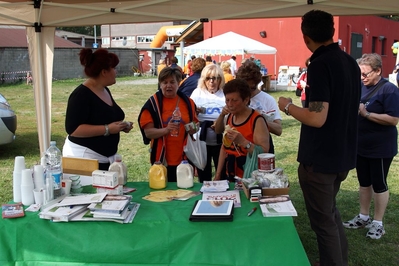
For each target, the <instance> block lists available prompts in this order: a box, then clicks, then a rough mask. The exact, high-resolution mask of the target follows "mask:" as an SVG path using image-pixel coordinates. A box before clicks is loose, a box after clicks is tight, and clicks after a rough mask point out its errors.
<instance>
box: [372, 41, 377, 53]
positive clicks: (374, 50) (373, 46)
mask: <svg viewBox="0 0 399 266" xmlns="http://www.w3.org/2000/svg"><path fill="white" fill-rule="evenodd" d="M376 46H377V37H373V38H372V40H371V52H372V53H376V52H377V49H376Z"/></svg>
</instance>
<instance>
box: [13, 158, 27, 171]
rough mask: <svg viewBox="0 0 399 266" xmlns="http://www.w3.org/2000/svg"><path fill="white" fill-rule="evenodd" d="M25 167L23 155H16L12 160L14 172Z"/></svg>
mask: <svg viewBox="0 0 399 266" xmlns="http://www.w3.org/2000/svg"><path fill="white" fill-rule="evenodd" d="M25 168H26V166H25V157H24V156H16V157H15V161H14V172H21V171H22V170H23V169H25Z"/></svg>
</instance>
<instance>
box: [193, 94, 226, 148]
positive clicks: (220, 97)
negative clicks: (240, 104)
mask: <svg viewBox="0 0 399 266" xmlns="http://www.w3.org/2000/svg"><path fill="white" fill-rule="evenodd" d="M190 98H191V99H192V100H193V101H194V103H195V105H196V106H197V107H205V110H206V111H205V114H198V116H197V117H198V120H199V121H200V122H202V121H215V120H216V119H217V118H218V116H219V115H220V113H221V112H222V110H223V107H224V106H225V105H226V100H225V98H224V93H223V91H222V90H218V91H217V92H216V93H213V94H212V93H210V92H209V91H208V90H206V89H201V88H196V89H195V90H194V91H193V93H192V94H191V96H190ZM206 144H207V145H216V144H217V143H216V133H215V131H214V130H213V129H211V128H208V130H207V133H206Z"/></svg>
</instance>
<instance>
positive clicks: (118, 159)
mask: <svg viewBox="0 0 399 266" xmlns="http://www.w3.org/2000/svg"><path fill="white" fill-rule="evenodd" d="M115 161H116V162H122V155H120V154H115Z"/></svg>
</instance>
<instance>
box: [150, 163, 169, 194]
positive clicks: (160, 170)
mask: <svg viewBox="0 0 399 266" xmlns="http://www.w3.org/2000/svg"><path fill="white" fill-rule="evenodd" d="M167 183H168V177H167V173H166V167H165V166H164V165H163V164H162V163H161V162H155V163H154V164H153V165H152V166H151V168H150V171H149V172H148V185H149V186H150V188H152V189H163V188H165V187H166V185H167Z"/></svg>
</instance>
